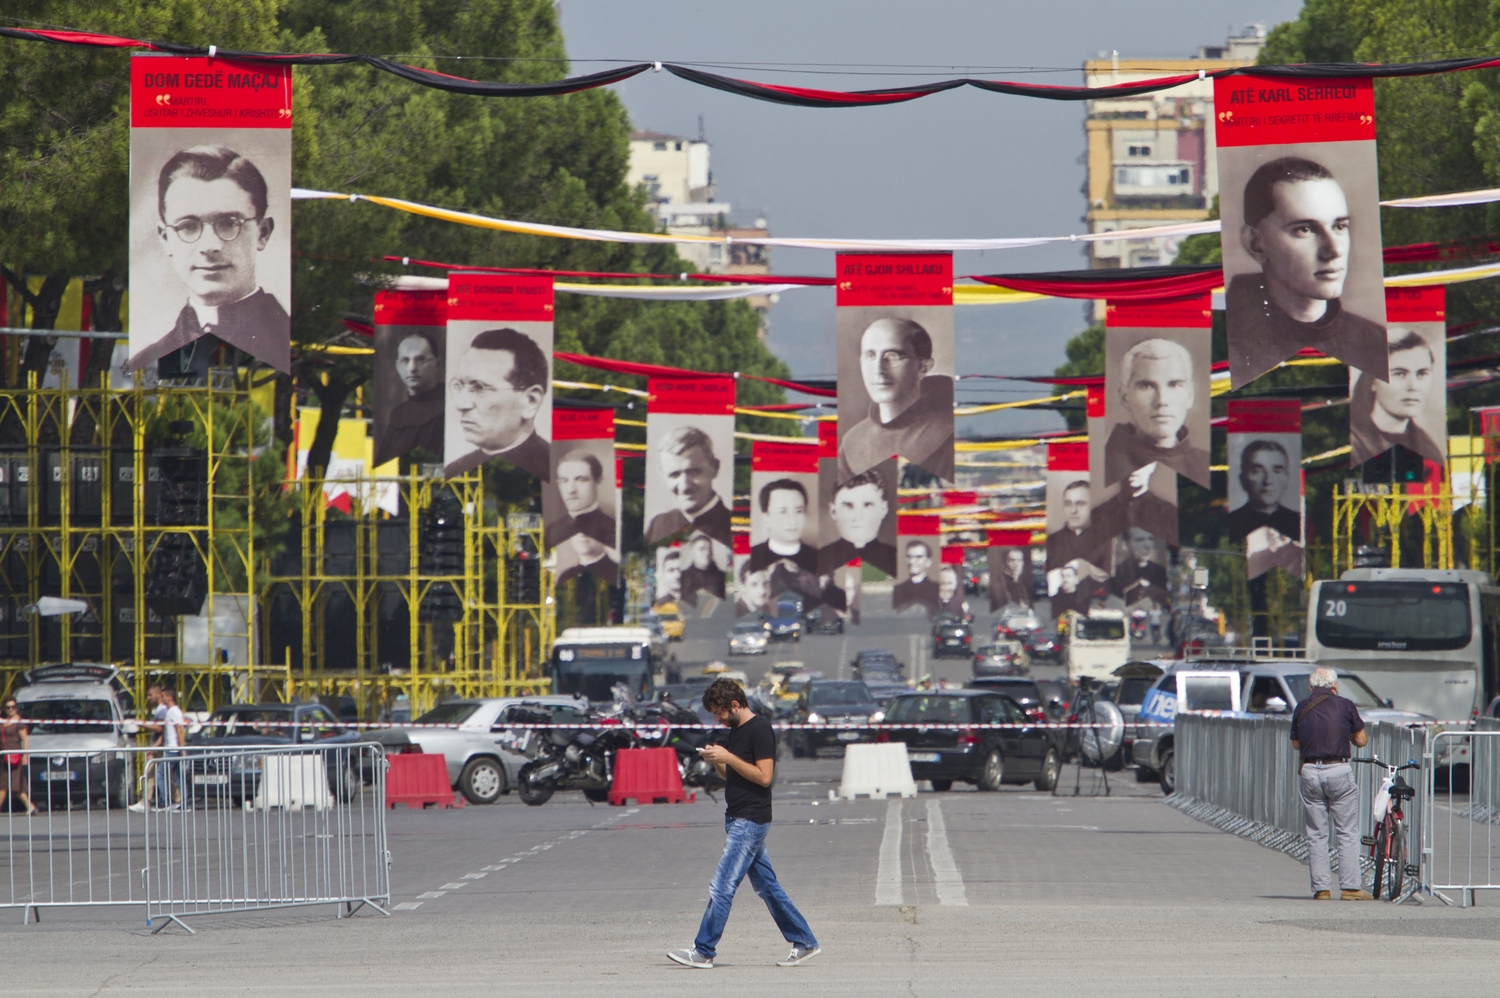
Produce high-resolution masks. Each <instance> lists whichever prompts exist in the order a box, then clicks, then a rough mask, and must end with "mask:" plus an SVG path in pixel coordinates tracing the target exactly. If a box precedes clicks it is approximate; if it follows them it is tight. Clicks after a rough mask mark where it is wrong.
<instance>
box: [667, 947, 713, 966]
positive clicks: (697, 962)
mask: <svg viewBox="0 0 1500 998" xmlns="http://www.w3.org/2000/svg"><path fill="white" fill-rule="evenodd" d="M667 959H668V960H671V961H672V962H673V963H680V964H682V965H683V966H684V967H696V968H697V969H698V970H713V969H714V958H713V957H711V956H704V955H703V954H702V953H699V952H698V950H697V949H674V950H672V951H671V952H669V953H668V954H667Z"/></svg>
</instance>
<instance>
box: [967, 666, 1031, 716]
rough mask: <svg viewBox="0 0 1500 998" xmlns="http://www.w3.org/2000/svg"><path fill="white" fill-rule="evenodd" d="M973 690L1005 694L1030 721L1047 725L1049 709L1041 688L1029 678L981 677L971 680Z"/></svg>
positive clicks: (969, 684) (970, 687) (968, 684)
mask: <svg viewBox="0 0 1500 998" xmlns="http://www.w3.org/2000/svg"><path fill="white" fill-rule="evenodd" d="M967 688H968V689H971V690H989V691H990V692H991V693H1003V694H1005V695H1006V696H1008V697H1010V698H1011V699H1012V700H1014V701H1015V702H1016V703H1017V704H1018V705H1019V706H1020V708H1021V710H1022V711H1023V712H1024V713H1025V714H1026V717H1027V718H1028V719H1029V720H1032V721H1036V722H1038V723H1046V721H1047V707H1046V701H1045V699H1044V698H1043V694H1042V690H1041V687H1040V686H1038V685H1037V681H1036V680H1035V679H1032V678H1030V677H1028V676H979V677H976V678H974V679H971V680H969V682H968V683H967Z"/></svg>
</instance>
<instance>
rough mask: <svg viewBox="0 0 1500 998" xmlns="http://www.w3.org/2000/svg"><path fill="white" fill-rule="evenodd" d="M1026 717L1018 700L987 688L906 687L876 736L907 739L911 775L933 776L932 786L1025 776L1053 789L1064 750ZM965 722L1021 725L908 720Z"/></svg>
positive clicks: (996, 784)
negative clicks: (939, 689)
mask: <svg viewBox="0 0 1500 998" xmlns="http://www.w3.org/2000/svg"><path fill="white" fill-rule="evenodd" d="M1030 723H1031V719H1030V718H1028V717H1027V716H1026V714H1025V712H1024V711H1023V710H1022V709H1021V705H1020V704H1018V703H1016V701H1014V700H1012V699H1011V698H1010V697H1008V696H1005V695H1003V694H1000V693H992V692H990V691H989V690H944V691H943V692H941V693H908V694H907V695H905V696H899V697H896V698H895V699H894V700H892V701H891V705H890V707H889V708H888V709H887V710H886V712H885V719H884V720H883V721H882V723H881V730H880V732H879V734H878V735H877V740H879V741H899V742H905V743H906V748H907V758H909V759H910V760H911V773H912V776H913V777H915V778H916V779H919V780H929V781H931V783H932V788H933V789H934V790H938V791H943V790H951V789H952V788H953V783H954V781H956V780H957V781H962V782H966V783H972V784H974V785H975V786H977V787H978V788H979V789H980V790H999V789H1000V786H1001V784H1004V783H1025V782H1027V781H1031V782H1032V783H1033V784H1034V785H1035V786H1036V788H1037V789H1038V790H1051V789H1052V788H1053V787H1055V786H1056V785H1057V777H1058V774H1059V773H1060V772H1061V770H1062V752H1061V751H1060V750H1059V749H1058V746H1057V743H1056V739H1055V737H1054V735H1053V732H1051V731H1050V730H1048V729H1047V728H1045V727H1041V726H1036V727H1031V726H1029V725H1030ZM965 724H974V725H979V724H1013V725H1019V727H1010V728H979V727H976V728H972V729H967V730H966V729H963V728H961V727H960V728H956V729H955V728H947V727H927V728H923V727H913V726H912V725H965Z"/></svg>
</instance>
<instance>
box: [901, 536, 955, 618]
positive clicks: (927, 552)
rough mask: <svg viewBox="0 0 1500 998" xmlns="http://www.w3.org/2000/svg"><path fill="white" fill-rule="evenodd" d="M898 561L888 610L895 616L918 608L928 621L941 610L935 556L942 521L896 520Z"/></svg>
mask: <svg viewBox="0 0 1500 998" xmlns="http://www.w3.org/2000/svg"><path fill="white" fill-rule="evenodd" d="M896 540H897V547H898V548H899V549H900V555H901V557H900V560H899V561H898V562H897V565H896V585H895V586H894V587H892V589H891V609H892V610H894V611H895V612H896V613H901V612H902V611H904V610H910V609H911V608H913V607H920V608H921V609H922V611H923V612H924V613H925V614H926V615H927V619H928V620H931V619H932V618H933V617H935V616H937V615H938V613H939V611H940V610H941V609H942V604H943V601H942V599H941V598H940V597H939V593H938V567H939V566H938V556H939V553H940V551H941V549H942V546H943V518H942V517H940V516H926V515H922V514H908V515H906V516H902V517H898V519H897V529H896Z"/></svg>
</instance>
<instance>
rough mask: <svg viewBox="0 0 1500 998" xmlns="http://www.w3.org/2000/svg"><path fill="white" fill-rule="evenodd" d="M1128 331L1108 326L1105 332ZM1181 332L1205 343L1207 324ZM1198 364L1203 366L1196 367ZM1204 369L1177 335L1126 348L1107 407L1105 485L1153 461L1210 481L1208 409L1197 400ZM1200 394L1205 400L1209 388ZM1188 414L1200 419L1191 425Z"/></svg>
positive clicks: (1204, 482) (1181, 472)
mask: <svg viewBox="0 0 1500 998" xmlns="http://www.w3.org/2000/svg"><path fill="white" fill-rule="evenodd" d="M1128 332H1130V331H1129V330H1123V329H1122V330H1110V331H1109V332H1108V333H1107V334H1106V335H1107V336H1110V337H1117V336H1119V335H1121V334H1126V333H1128ZM1180 332H1182V333H1184V334H1198V338H1199V339H1202V340H1204V341H1205V342H1204V344H1203V345H1204V346H1205V347H1206V346H1207V342H1206V341H1207V335H1206V334H1207V331H1206V330H1197V329H1191V330H1189V329H1184V330H1181V331H1180ZM1203 360H1204V361H1207V356H1205V357H1204V358H1203ZM1200 366H1204V368H1205V369H1204V370H1202V371H1199V370H1197V368H1198V367H1200ZM1207 373H1208V372H1207V369H1206V365H1199V364H1195V362H1194V358H1193V355H1192V353H1191V352H1190V351H1189V350H1188V348H1187V346H1185V345H1184V344H1183V343H1181V342H1179V341H1178V340H1176V339H1168V338H1166V337H1162V336H1154V337H1151V338H1150V339H1144V340H1141V341H1139V342H1137V343H1135V344H1134V345H1132V346H1130V347H1129V348H1128V349H1126V350H1125V353H1124V356H1123V357H1121V358H1120V361H1119V365H1118V368H1117V371H1116V376H1115V377H1114V378H1111V379H1110V380H1111V381H1112V382H1113V385H1112V387H1113V388H1114V392H1113V393H1112V397H1111V398H1110V399H1109V403H1108V407H1107V410H1106V412H1107V418H1108V419H1109V421H1110V422H1112V423H1114V427H1113V428H1112V429H1111V430H1110V431H1109V437H1108V439H1107V440H1106V441H1105V444H1104V484H1105V485H1114V484H1115V483H1116V482H1119V481H1120V480H1121V479H1124V478H1128V477H1129V476H1130V475H1132V474H1133V473H1135V472H1137V471H1140V470H1142V469H1145V468H1151V467H1153V466H1155V465H1161V466H1163V467H1166V468H1170V469H1171V470H1173V471H1175V472H1176V473H1177V474H1179V475H1184V476H1186V477H1188V478H1191V479H1193V480H1194V481H1196V482H1199V483H1200V484H1203V485H1207V484H1208V481H1209V474H1208V415H1209V414H1208V408H1207V406H1206V405H1205V406H1201V407H1200V406H1197V401H1198V398H1199V386H1198V384H1197V382H1198V380H1199V379H1200V378H1201V379H1202V380H1203V381H1204V388H1205V389H1206V387H1207ZM1202 395H1203V398H1204V399H1205V400H1206V399H1207V391H1206V390H1205V391H1204V392H1203V393H1202ZM1190 415H1192V416H1197V418H1196V419H1194V420H1193V421H1192V422H1193V423H1196V424H1201V425H1197V426H1194V425H1191V424H1190V423H1189V416H1190ZM1195 429H1196V430H1197V432H1196V434H1195V433H1194V430H1195Z"/></svg>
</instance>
